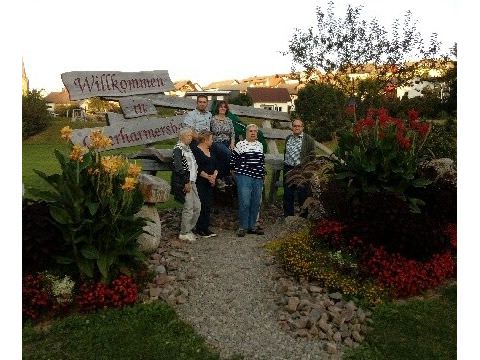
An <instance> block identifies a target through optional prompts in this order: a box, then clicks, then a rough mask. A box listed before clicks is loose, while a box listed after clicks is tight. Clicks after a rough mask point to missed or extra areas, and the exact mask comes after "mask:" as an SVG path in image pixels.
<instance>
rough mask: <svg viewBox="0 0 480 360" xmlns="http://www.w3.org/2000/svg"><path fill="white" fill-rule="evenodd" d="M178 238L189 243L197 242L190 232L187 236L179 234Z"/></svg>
mask: <svg viewBox="0 0 480 360" xmlns="http://www.w3.org/2000/svg"><path fill="white" fill-rule="evenodd" d="M178 238H179V239H180V240H184V241H189V242H194V241H195V240H197V238H196V237H195V235H194V234H193V233H191V232H190V233H187V234H180V235H178Z"/></svg>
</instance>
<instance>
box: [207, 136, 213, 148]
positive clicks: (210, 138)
mask: <svg viewBox="0 0 480 360" xmlns="http://www.w3.org/2000/svg"><path fill="white" fill-rule="evenodd" d="M205 144H206V145H207V147H210V146H212V144H213V135H210V136H209V137H208V138H206V139H205Z"/></svg>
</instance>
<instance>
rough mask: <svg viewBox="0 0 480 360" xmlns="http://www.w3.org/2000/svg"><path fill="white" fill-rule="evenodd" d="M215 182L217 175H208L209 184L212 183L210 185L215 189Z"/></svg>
mask: <svg viewBox="0 0 480 360" xmlns="http://www.w3.org/2000/svg"><path fill="white" fill-rule="evenodd" d="M215 180H216V176H215V175H208V182H209V183H210V185H211V186H212V187H213V186H215Z"/></svg>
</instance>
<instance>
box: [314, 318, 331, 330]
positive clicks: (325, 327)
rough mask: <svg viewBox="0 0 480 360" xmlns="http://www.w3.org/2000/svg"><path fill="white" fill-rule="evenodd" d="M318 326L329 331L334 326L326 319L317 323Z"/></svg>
mask: <svg viewBox="0 0 480 360" xmlns="http://www.w3.org/2000/svg"><path fill="white" fill-rule="evenodd" d="M317 326H318V327H319V328H320V329H322V330H323V331H325V332H328V331H329V330H331V329H332V326H331V325H330V324H328V323H326V322H325V321H323V320H320V321H319V322H318V323H317Z"/></svg>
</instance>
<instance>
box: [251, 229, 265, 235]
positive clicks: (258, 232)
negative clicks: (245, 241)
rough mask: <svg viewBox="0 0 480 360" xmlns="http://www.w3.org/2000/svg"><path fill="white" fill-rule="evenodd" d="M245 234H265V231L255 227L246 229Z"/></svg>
mask: <svg viewBox="0 0 480 360" xmlns="http://www.w3.org/2000/svg"><path fill="white" fill-rule="evenodd" d="M247 234H256V235H263V234H265V232H264V231H263V230H262V229H259V228H256V229H252V230H248V231H247Z"/></svg>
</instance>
